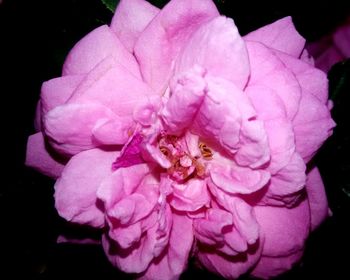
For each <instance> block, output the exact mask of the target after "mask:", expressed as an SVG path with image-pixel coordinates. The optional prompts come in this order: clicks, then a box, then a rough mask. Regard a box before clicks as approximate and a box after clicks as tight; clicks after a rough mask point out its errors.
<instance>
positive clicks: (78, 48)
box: [62, 25, 140, 77]
mask: <svg viewBox="0 0 350 280" xmlns="http://www.w3.org/2000/svg"><path fill="white" fill-rule="evenodd" d="M109 56H111V57H113V58H114V59H115V60H116V61H117V62H118V63H119V64H120V65H122V66H124V67H125V68H127V69H128V70H129V72H131V73H132V74H133V75H135V76H136V77H140V70H139V68H138V65H137V62H136V60H135V58H134V56H133V55H132V54H131V53H129V52H128V51H127V50H126V48H125V47H124V46H123V44H122V43H121V42H120V41H119V39H118V37H117V36H116V35H115V34H114V33H113V32H112V30H111V29H110V28H109V27H108V26H107V25H103V26H100V27H98V28H96V29H95V30H93V31H92V32H90V33H89V34H88V35H86V36H85V37H84V38H83V39H81V40H80V41H79V42H78V43H77V44H76V45H75V46H74V47H73V49H72V50H71V51H70V52H69V54H68V56H67V58H66V61H65V63H64V65H63V70H62V74H63V76H68V75H78V74H87V73H89V72H90V71H91V70H92V69H93V68H94V67H95V66H96V65H97V64H99V63H100V62H101V61H102V60H104V59H105V58H106V57H109Z"/></svg>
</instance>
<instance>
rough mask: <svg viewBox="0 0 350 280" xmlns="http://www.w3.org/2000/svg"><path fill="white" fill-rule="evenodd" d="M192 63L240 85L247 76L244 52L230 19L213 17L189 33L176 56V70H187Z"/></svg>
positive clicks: (242, 84)
mask: <svg viewBox="0 0 350 280" xmlns="http://www.w3.org/2000/svg"><path fill="white" fill-rule="evenodd" d="M213 54H215V55H213ZM194 65H200V66H201V67H203V68H204V69H206V70H207V71H208V73H210V74H211V75H213V76H218V77H221V78H223V79H226V80H229V81H231V82H233V83H234V84H235V85H236V86H237V87H238V88H240V89H242V88H244V86H245V84H246V83H247V80H248V76H249V59H248V53H247V49H246V47H245V43H244V41H243V39H242V38H241V36H240V35H239V33H238V30H237V27H236V26H235V24H234V22H233V20H232V19H230V18H226V17H217V18H214V19H213V20H211V21H210V22H208V23H205V24H203V25H202V26H201V27H199V28H198V30H197V31H196V32H195V33H194V34H193V36H192V37H191V38H190V40H189V41H188V43H187V44H186V46H185V47H184V49H183V51H182V52H181V53H180V55H179V60H178V61H177V62H176V72H177V73H181V72H183V71H187V70H189V69H191V68H192V67H193V66H194Z"/></svg>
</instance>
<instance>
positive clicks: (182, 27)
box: [134, 0, 219, 95]
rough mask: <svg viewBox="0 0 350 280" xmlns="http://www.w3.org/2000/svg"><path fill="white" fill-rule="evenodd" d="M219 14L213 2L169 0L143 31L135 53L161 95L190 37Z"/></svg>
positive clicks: (145, 73)
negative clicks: (177, 58) (174, 64)
mask: <svg viewBox="0 0 350 280" xmlns="http://www.w3.org/2000/svg"><path fill="white" fill-rule="evenodd" d="M218 15H219V13H218V11H217V9H216V7H215V5H214V3H213V2H212V1H210V0H173V1H170V2H169V3H168V4H167V5H166V6H165V7H164V8H163V9H162V10H161V11H160V12H159V14H158V15H157V16H156V17H155V18H154V19H153V20H152V22H151V23H150V24H149V25H148V26H147V27H146V29H145V30H144V31H143V32H142V34H141V36H140V37H139V39H138V40H137V42H136V45H135V48H134V51H135V56H136V58H137V61H138V62H139V64H140V67H141V73H142V76H143V78H144V80H145V81H146V82H147V83H148V84H149V85H150V86H151V87H152V88H153V89H154V90H155V91H156V92H157V93H158V94H159V95H162V94H163V92H164V91H165V89H166V85H167V82H168V80H169V78H170V74H171V70H172V67H173V62H174V60H175V58H176V57H177V55H178V54H179V52H180V50H181V48H182V47H183V46H185V45H186V44H187V42H188V39H189V37H190V36H191V35H192V34H193V33H194V32H195V31H196V30H197V29H198V28H199V27H200V26H201V25H202V24H203V23H205V22H207V21H209V20H210V19H212V18H214V17H216V16H218Z"/></svg>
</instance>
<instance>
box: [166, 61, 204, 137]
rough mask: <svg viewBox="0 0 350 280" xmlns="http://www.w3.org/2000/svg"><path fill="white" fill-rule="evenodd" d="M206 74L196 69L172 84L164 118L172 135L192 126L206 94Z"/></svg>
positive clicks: (177, 78)
mask: <svg viewBox="0 0 350 280" xmlns="http://www.w3.org/2000/svg"><path fill="white" fill-rule="evenodd" d="M206 87H207V84H206V82H205V80H204V72H203V69H202V68H200V67H195V68H193V69H191V70H189V71H188V72H185V73H183V74H182V75H180V76H179V77H176V78H175V80H174V81H173V82H172V83H171V87H170V88H171V97H170V99H169V101H168V102H167V103H166V105H165V107H164V109H163V111H162V118H163V120H164V122H165V125H166V126H167V130H169V131H170V132H171V133H177V134H181V133H182V132H183V129H185V128H187V127H189V126H191V124H192V123H193V119H194V117H195V115H196V113H197V112H198V110H199V108H200V106H201V104H202V102H203V99H204V97H205V94H206Z"/></svg>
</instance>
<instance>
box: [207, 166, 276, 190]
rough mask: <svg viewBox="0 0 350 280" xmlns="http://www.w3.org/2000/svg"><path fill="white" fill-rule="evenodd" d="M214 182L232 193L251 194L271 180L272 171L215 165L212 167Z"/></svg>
mask: <svg viewBox="0 0 350 280" xmlns="http://www.w3.org/2000/svg"><path fill="white" fill-rule="evenodd" d="M210 178H211V180H212V181H213V183H214V184H215V185H216V186H217V187H218V188H221V189H222V190H224V191H225V192H228V193H231V194H249V193H252V192H255V191H257V190H259V189H261V188H262V187H263V186H265V185H266V184H267V182H268V181H269V180H270V173H268V172H267V171H264V170H252V169H250V168H245V167H239V166H235V167H230V166H226V167H219V166H218V167H217V168H215V167H213V168H211V169H210Z"/></svg>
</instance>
